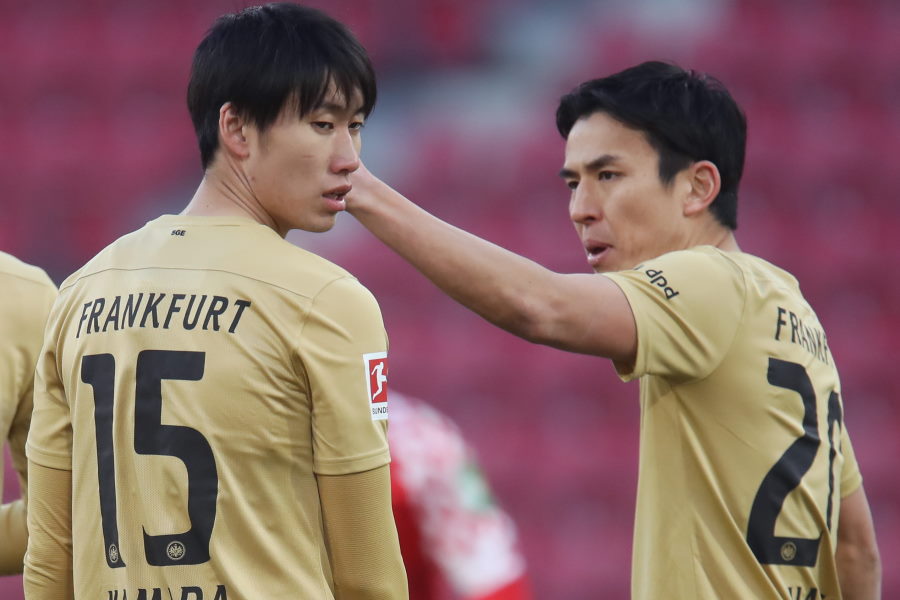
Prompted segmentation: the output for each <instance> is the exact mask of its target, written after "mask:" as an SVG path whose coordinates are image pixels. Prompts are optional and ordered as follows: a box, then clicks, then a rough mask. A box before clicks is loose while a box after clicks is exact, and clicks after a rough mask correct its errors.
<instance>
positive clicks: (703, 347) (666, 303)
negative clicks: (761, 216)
mask: <svg viewBox="0 0 900 600" xmlns="http://www.w3.org/2000/svg"><path fill="white" fill-rule="evenodd" d="M606 276H607V277H609V278H610V279H612V280H613V281H614V282H615V283H616V284H617V285H618V286H619V287H620V288H621V289H622V291H623V292H624V293H625V296H626V298H627V299H628V303H629V304H630V305H631V310H632V312H633V314H634V320H635V325H636V328H637V337H638V344H637V356H636V358H635V364H634V365H633V366H631V365H622V364H616V370H617V371H618V373H619V376H620V377H621V378H622V379H623V380H625V381H630V380H632V379H636V378H639V377H642V376H643V375H655V376H659V377H662V378H665V379H668V380H670V381H673V382H677V383H685V382H689V381H696V380H700V379H703V378H704V377H706V376H707V375H709V373H711V372H712V371H713V370H714V369H715V368H716V366H717V365H718V364H719V362H720V361H721V359H722V357H723V356H725V354H726V350H727V349H728V348H729V346H730V345H731V343H732V342H733V340H734V338H735V335H736V333H737V328H738V325H739V323H740V320H741V316H742V314H743V311H744V304H745V301H746V285H745V282H744V278H743V275H742V273H741V272H740V270H739V269H738V268H737V266H736V265H734V263H732V262H731V261H730V260H728V259H727V258H726V257H725V256H723V255H722V254H721V253H719V252H718V251H714V250H713V251H710V252H706V251H700V250H685V251H679V252H671V253H669V254H664V255H662V256H660V257H658V258H655V259H653V260H650V261H648V262H646V263H644V264H642V265H639V266H638V267H636V268H635V269H634V270H631V271H622V272H618V273H609V274H606Z"/></svg>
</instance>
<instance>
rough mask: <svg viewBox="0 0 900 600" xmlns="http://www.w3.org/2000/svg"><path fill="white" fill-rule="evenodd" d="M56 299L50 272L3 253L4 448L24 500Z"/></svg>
mask: <svg viewBox="0 0 900 600" xmlns="http://www.w3.org/2000/svg"><path fill="white" fill-rule="evenodd" d="M55 297H56V286H54V285H53V282H52V281H50V278H49V277H48V276H47V274H46V273H45V272H44V271H42V270H41V269H39V268H37V267H33V266H31V265H27V264H25V263H23V262H22V261H20V260H18V259H17V258H14V257H12V256H10V255H9V254H6V253H5V252H0V434H2V436H3V437H2V441H0V446H2V445H3V441H8V442H9V449H10V455H11V456H12V460H13V467H14V468H15V470H16V472H17V473H18V475H19V482H20V484H21V485H22V489H23V494H22V496H23V497H24V496H25V493H24V486H25V470H26V468H25V439H26V437H27V435H28V425H29V423H30V422H31V402H32V399H31V394H32V389H33V385H34V365H35V363H36V362H37V357H38V353H39V351H40V349H41V342H42V341H43V339H44V325H45V324H46V322H47V315H48V313H49V312H50V306H51V305H52V304H53V299H54V298H55ZM2 489H3V470H2V469H0V490H2ZM0 533H2V532H0ZM0 539H4V536H2V535H0Z"/></svg>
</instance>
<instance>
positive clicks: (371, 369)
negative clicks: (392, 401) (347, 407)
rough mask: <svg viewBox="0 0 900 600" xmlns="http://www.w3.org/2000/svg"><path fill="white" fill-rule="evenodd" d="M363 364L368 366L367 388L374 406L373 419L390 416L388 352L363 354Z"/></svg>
mask: <svg viewBox="0 0 900 600" xmlns="http://www.w3.org/2000/svg"><path fill="white" fill-rule="evenodd" d="M363 364H364V365H365V367H366V390H367V392H368V394H369V404H370V406H371V408H372V420H373V421H382V420H384V419H387V418H388V404H387V402H388V394H387V374H388V364H387V352H371V353H369V354H363Z"/></svg>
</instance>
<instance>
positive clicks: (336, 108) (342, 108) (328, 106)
mask: <svg viewBox="0 0 900 600" xmlns="http://www.w3.org/2000/svg"><path fill="white" fill-rule="evenodd" d="M316 110H324V111H325V112H330V113H338V114H340V113H344V112H350V111H353V112H352V113H351V114H354V115H358V114H360V113H361V112H362V107H360V108H358V109H357V110H355V111H354V110H353V107H352V106H347V105H345V104H338V103H337V102H324V103H322V104H320V105H319V107H318V108H317V109H316Z"/></svg>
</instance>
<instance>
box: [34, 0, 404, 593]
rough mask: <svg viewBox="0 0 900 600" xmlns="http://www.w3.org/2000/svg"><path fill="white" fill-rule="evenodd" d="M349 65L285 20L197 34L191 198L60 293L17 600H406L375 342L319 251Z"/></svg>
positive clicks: (352, 116)
mask: <svg viewBox="0 0 900 600" xmlns="http://www.w3.org/2000/svg"><path fill="white" fill-rule="evenodd" d="M375 94H376V91H375V78H374V73H373V70H372V66H371V64H370V62H369V59H368V56H367V55H366V53H365V50H364V49H363V48H362V47H361V46H360V45H359V43H358V42H357V41H356V40H355V39H354V38H353V37H352V35H351V34H350V33H349V32H348V31H347V30H346V28H344V26H343V25H341V24H340V23H338V22H336V21H334V20H333V19H331V18H330V17H327V16H326V15H324V14H322V13H320V12H318V11H315V10H311V9H307V8H304V7H301V6H298V5H293V4H274V5H266V6H264V7H253V8H248V9H246V10H243V11H241V12H240V13H237V14H234V15H226V16H224V17H222V18H220V19H219V20H218V21H216V23H215V24H214V25H213V27H212V29H211V30H210V31H209V33H208V34H207V35H206V37H205V38H204V40H203V41H202V42H201V43H200V46H199V47H198V48H197V51H196V53H195V55H194V62H193V69H192V72H191V81H190V84H189V88H188V105H189V109H190V112H191V117H192V119H193V122H194V126H195V129H196V132H197V137H198V139H199V145H200V152H201V159H202V163H203V167H204V169H205V175H204V179H203V181H202V182H201V184H200V186H199V188H198V189H197V192H196V194H195V195H194V197H193V199H191V201H190V203H189V204H188V205H187V207H186V208H185V210H184V211H183V212H182V214H180V215H164V216H162V217H160V218H158V219H156V220H153V221H151V222H150V223H148V224H147V225H146V226H145V227H143V228H142V229H140V230H138V231H136V232H134V233H131V234H129V235H126V236H124V237H122V238H120V239H119V240H117V241H116V242H114V243H113V244H112V245H110V246H109V247H108V248H106V249H105V250H103V251H102V252H100V254H98V255H97V256H96V257H94V258H93V259H92V260H91V261H90V262H88V264H87V265H85V266H84V267H82V268H81V269H80V270H79V271H77V272H76V273H75V274H74V275H72V276H71V277H69V278H68V279H67V280H66V281H65V282H64V283H63V284H62V286H61V290H60V296H59V300H58V301H57V302H56V304H55V305H54V308H53V310H52V313H51V316H50V320H49V324H48V328H47V334H46V338H45V343H44V348H43V350H42V355H41V357H40V360H39V364H38V368H37V376H36V383H35V402H34V404H35V408H34V418H33V424H32V428H31V433H30V435H29V438H28V448H27V452H28V462H29V476H30V477H31V481H32V483H33V485H32V486H31V487H30V489H29V500H30V501H29V515H28V523H29V531H30V534H31V537H30V541H29V548H28V555H27V558H26V563H25V591H26V595H27V597H28V598H30V599H35V600H39V599H48V600H50V599H52V600H58V599H60V598H71V597H73V595H74V597H76V598H133V599H142V600H162V599H163V598H174V599H176V600H178V599H180V600H204V599H205V600H227V599H229V598H230V599H231V600H240V599H249V598H267V599H268V598H272V599H274V598H310V599H311V598H322V599H330V598H338V599H371V600H375V599H384V600H394V599H405V598H406V597H407V595H408V594H407V584H406V574H405V571H404V568H403V563H402V559H401V556H400V548H399V543H398V541H397V531H396V527H395V525H394V520H393V516H392V513H391V498H390V472H389V464H388V463H389V462H390V456H389V453H388V444H387V438H386V423H387V417H388V414H387V388H386V385H385V383H386V378H387V371H388V370H387V354H386V351H387V336H386V334H385V330H384V324H383V322H382V318H381V313H380V310H379V308H378V305H377V303H376V302H375V299H374V298H373V297H372V295H371V294H370V293H369V292H368V290H366V289H365V288H364V287H363V286H362V285H360V283H359V282H358V281H357V280H356V279H355V278H354V277H352V276H351V275H350V274H349V273H347V272H346V271H344V270H343V269H341V268H339V267H337V266H336V265H334V264H331V263H330V262H328V261H326V260H324V259H322V258H320V257H318V256H316V255H314V254H311V253H309V252H307V251H305V250H303V249H300V248H297V247H296V246H294V245H292V244H290V243H288V242H286V241H285V240H284V235H285V234H286V233H287V232H288V230H290V229H295V228H299V229H304V230H307V231H315V232H324V231H327V230H329V229H330V228H331V227H332V225H333V224H334V221H335V218H336V215H337V214H338V213H339V212H340V211H341V210H343V208H344V200H343V196H344V195H345V194H346V192H347V191H348V190H349V189H350V185H349V179H348V178H349V174H350V173H352V172H353V171H354V170H355V169H357V168H358V167H359V151H360V144H361V138H360V135H361V134H360V130H361V128H362V124H363V120H364V119H365V118H366V116H367V115H368V114H369V112H370V111H371V110H372V106H373V104H374V102H375Z"/></svg>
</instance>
